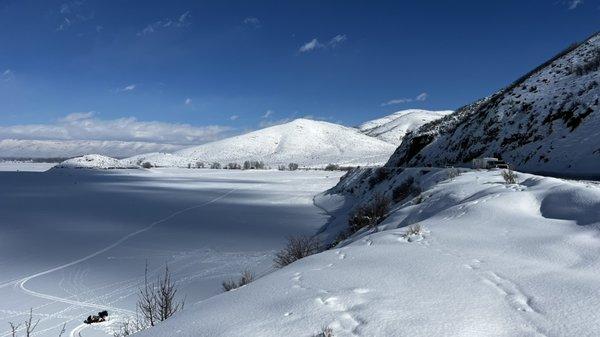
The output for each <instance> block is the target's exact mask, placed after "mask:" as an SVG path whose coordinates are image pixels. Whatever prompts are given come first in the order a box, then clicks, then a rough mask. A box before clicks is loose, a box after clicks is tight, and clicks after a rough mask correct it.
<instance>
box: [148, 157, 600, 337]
mask: <svg viewBox="0 0 600 337" xmlns="http://www.w3.org/2000/svg"><path fill="white" fill-rule="evenodd" d="M380 170H381V169H380ZM379 172H381V171H379ZM459 172H460V171H456V170H455V169H432V168H411V169H406V170H402V169H396V170H395V171H394V172H390V173H389V174H387V175H385V176H384V177H383V178H381V177H382V175H381V173H378V170H377V169H367V170H364V169H363V170H354V171H352V172H350V173H348V175H347V176H345V177H344V178H343V179H342V181H341V182H340V184H338V186H337V187H336V188H334V189H333V190H331V191H330V192H329V193H327V194H322V195H320V196H319V197H318V198H317V203H318V204H319V205H320V206H321V207H323V208H324V209H327V211H328V212H330V213H332V214H333V215H334V217H333V220H332V222H331V223H330V224H329V225H328V226H327V227H326V228H325V229H324V232H323V233H322V235H324V236H325V235H331V236H333V235H335V233H336V232H338V231H339V229H340V226H343V224H344V223H345V220H344V218H347V215H348V213H349V212H350V211H351V209H352V208H353V207H355V206H357V205H359V204H362V203H365V202H370V200H372V199H373V198H374V197H375V196H376V195H386V196H388V197H390V198H391V197H393V191H394V190H395V189H396V188H397V187H398V186H400V185H401V184H402V183H403V182H405V181H406V180H407V179H411V178H412V181H413V183H414V184H416V185H417V186H418V188H419V189H417V190H420V191H419V192H418V193H417V194H414V195H410V196H406V197H405V198H403V199H401V200H397V201H396V202H395V203H394V204H393V205H392V208H391V212H390V214H389V216H388V217H387V218H386V219H385V220H384V221H383V222H381V223H380V224H379V225H378V226H376V227H375V228H371V229H364V230H361V231H359V232H357V233H355V234H354V235H353V236H351V237H350V238H348V239H346V240H345V241H343V242H341V243H340V244H338V245H337V246H336V247H335V248H333V249H331V250H327V251H325V252H323V253H320V254H316V255H313V256H310V257H308V258H305V259H302V260H299V261H297V262H295V263H293V264H291V265H289V266H287V267H285V268H283V269H281V270H278V271H276V272H274V273H272V274H269V275H267V276H265V277H263V278H260V279H258V280H256V281H255V282H253V283H251V284H249V285H247V286H245V287H242V288H239V289H237V290H234V291H231V292H227V293H225V294H222V295H218V296H215V297H213V298H210V299H207V300H205V301H202V302H200V303H197V304H194V305H190V306H188V308H187V309H186V310H185V311H184V312H182V313H180V314H178V315H177V316H176V317H173V318H172V319H171V320H169V321H166V322H164V323H162V324H160V325H158V326H156V327H154V328H152V329H149V330H147V331H144V332H142V333H141V334H140V336H142V337H143V336H153V337H162V336H173V335H176V336H182V337H183V336H227V337H236V336H244V337H249V336H261V337H269V336H273V337H275V336H277V337H279V336H282V335H286V336H307V337H308V336H315V335H317V333H319V332H320V331H322V327H325V326H327V327H330V328H331V329H333V333H334V336H336V337H346V336H369V337H378V336H381V337H384V336H507V337H508V336H590V337H591V336H595V335H597V331H598V329H600V316H599V315H597V310H596V309H597V307H598V303H600V297H599V296H598V293H597V284H598V283H599V282H600V260H599V259H598V258H597V256H598V247H600V239H599V238H598V234H597V233H598V226H600V214H598V209H600V187H599V186H598V185H596V184H593V183H585V182H575V181H565V180H560V179H555V178H545V177H541V176H535V175H530V174H522V173H518V178H519V182H520V184H512V185H507V184H506V183H505V182H504V180H503V179H502V177H501V175H500V172H499V171H471V170H463V171H462V172H460V175H457V174H459ZM373 177H379V178H377V179H375V180H373V179H371V178H373ZM411 225H413V226H414V225H420V226H422V230H421V231H420V232H419V233H418V234H414V235H407V234H406V232H407V228H408V226H411Z"/></svg>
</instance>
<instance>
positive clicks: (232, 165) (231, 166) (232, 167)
mask: <svg viewBox="0 0 600 337" xmlns="http://www.w3.org/2000/svg"><path fill="white" fill-rule="evenodd" d="M227 168H228V169H230V170H241V169H242V165H240V164H238V163H229V164H227Z"/></svg>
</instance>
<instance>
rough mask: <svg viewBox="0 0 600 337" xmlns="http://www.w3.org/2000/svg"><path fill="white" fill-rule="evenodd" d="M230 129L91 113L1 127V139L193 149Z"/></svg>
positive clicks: (219, 136) (217, 137)
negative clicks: (152, 144) (54, 120)
mask: <svg viewBox="0 0 600 337" xmlns="http://www.w3.org/2000/svg"><path fill="white" fill-rule="evenodd" d="M230 130H231V128H230V127H226V126H219V125H209V126H192V125H189V124H179V123H165V122H156V121H148V122H146V121H139V120H137V119H136V118H135V117H124V118H117V119H100V118H98V117H96V114H95V113H94V112H77V113H72V114H69V115H67V116H64V117H62V118H60V119H58V120H57V121H56V122H54V123H50V124H24V125H12V126H0V139H22V140H98V141H104V140H105V141H129V142H132V141H133V142H152V143H160V144H178V145H193V144H199V143H203V142H207V141H211V140H215V139H219V138H221V137H222V135H223V134H225V133H227V132H228V131H230Z"/></svg>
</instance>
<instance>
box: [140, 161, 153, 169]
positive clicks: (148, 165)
mask: <svg viewBox="0 0 600 337" xmlns="http://www.w3.org/2000/svg"><path fill="white" fill-rule="evenodd" d="M142 167H143V168H145V169H149V168H152V167H153V166H152V164H151V163H150V162H148V161H147V162H144V163H143V164H142Z"/></svg>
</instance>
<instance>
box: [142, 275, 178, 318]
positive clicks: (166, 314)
mask: <svg viewBox="0 0 600 337" xmlns="http://www.w3.org/2000/svg"><path fill="white" fill-rule="evenodd" d="M177 291H178V290H177V287H176V285H175V282H174V281H173V280H172V278H171V272H170V271H169V267H168V266H165V273H164V275H163V277H158V278H157V280H156V282H155V283H154V282H152V283H150V282H149V281H148V264H146V269H145V271H144V286H143V287H141V288H140V292H139V294H138V302H137V308H138V309H139V311H140V313H141V315H142V319H143V322H144V324H146V325H149V326H154V325H156V323H157V322H161V321H164V320H167V319H168V318H170V317H171V316H173V315H174V314H175V313H176V312H177V311H180V310H182V309H183V306H184V301H183V300H176V299H175V297H176V295H177Z"/></svg>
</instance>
